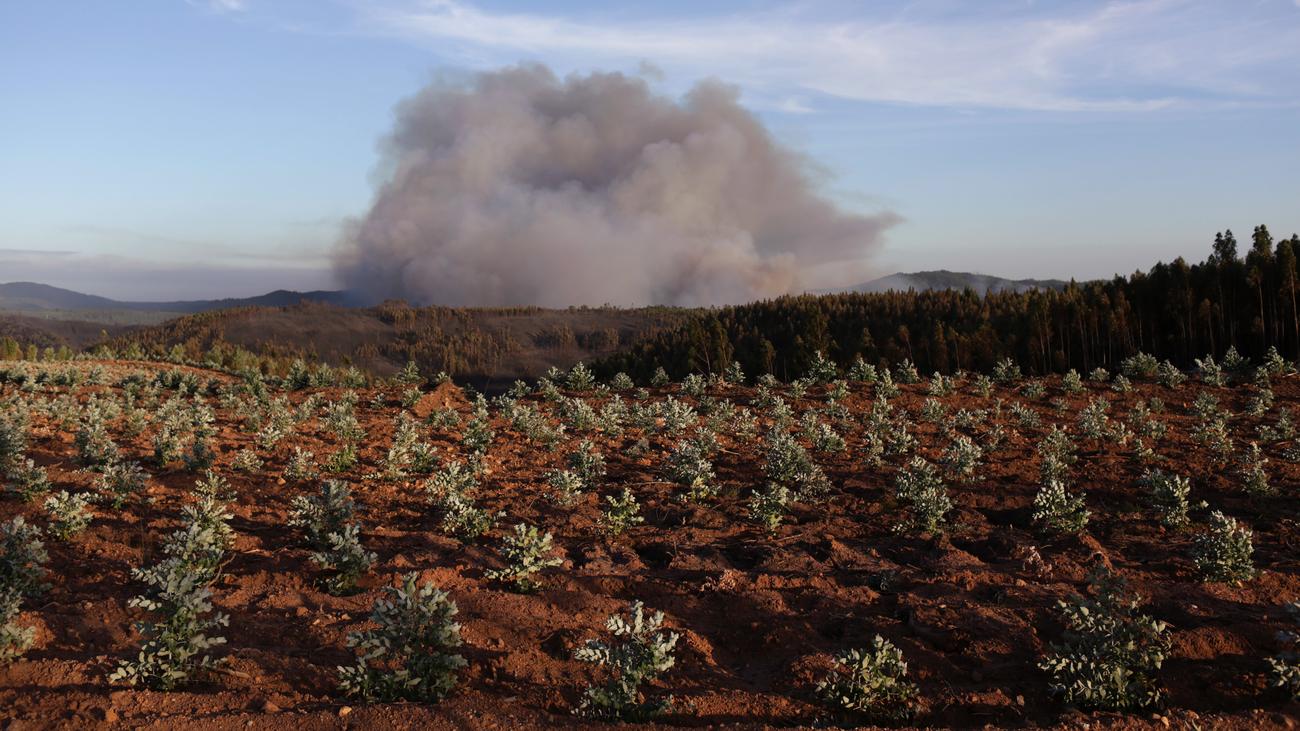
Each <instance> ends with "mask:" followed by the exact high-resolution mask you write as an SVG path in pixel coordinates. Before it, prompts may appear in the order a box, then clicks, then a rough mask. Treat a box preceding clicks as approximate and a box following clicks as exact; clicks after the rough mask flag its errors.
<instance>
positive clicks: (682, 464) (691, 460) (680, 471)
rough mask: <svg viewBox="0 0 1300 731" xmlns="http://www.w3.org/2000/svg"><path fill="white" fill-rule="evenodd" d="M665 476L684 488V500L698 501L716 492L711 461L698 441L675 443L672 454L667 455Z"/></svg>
mask: <svg viewBox="0 0 1300 731" xmlns="http://www.w3.org/2000/svg"><path fill="white" fill-rule="evenodd" d="M667 477H668V478H669V479H670V480H672V481H673V482H675V483H677V484H678V485H680V486H681V487H684V488H686V492H685V494H683V496H682V499H684V500H687V501H690V502H700V501H703V500H708V499H710V498H713V497H716V496H717V494H718V486H717V483H715V482H714V478H715V477H716V475H715V474H714V472H713V463H712V462H710V461H709V458H708V453H707V451H706V450H705V448H704V446H703V445H701V444H700V443H699V442H696V441H685V442H682V443H681V444H679V445H677V447H676V448H675V449H674V450H673V451H672V454H670V455H668V468H667Z"/></svg>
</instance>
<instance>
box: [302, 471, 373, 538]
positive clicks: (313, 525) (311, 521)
mask: <svg viewBox="0 0 1300 731" xmlns="http://www.w3.org/2000/svg"><path fill="white" fill-rule="evenodd" d="M355 515H356V503H355V502H354V501H353V500H352V489H351V488H350V487H348V483H346V482H343V481H341V480H326V481H325V482H324V483H322V484H321V487H320V492H318V493H316V494H315V495H311V496H307V495H299V496H297V497H295V498H294V499H293V501H292V502H291V503H290V511H289V525H290V526H293V527H295V528H299V529H301V530H302V532H303V536H304V538H305V539H306V542H307V544H308V545H310V546H312V547H314V548H322V549H323V548H325V547H327V546H328V545H329V536H330V535H331V534H333V533H339V532H341V531H342V530H343V528H344V527H345V526H346V525H347V524H348V523H350V522H352V519H353V518H354V517H355Z"/></svg>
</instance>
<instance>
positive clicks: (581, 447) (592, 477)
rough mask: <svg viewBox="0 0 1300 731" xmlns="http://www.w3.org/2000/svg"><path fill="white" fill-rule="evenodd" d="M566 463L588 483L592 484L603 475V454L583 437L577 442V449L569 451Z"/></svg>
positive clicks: (598, 480)
mask: <svg viewBox="0 0 1300 731" xmlns="http://www.w3.org/2000/svg"><path fill="white" fill-rule="evenodd" d="M568 463H569V469H571V470H573V471H574V472H575V473H576V474H577V475H578V476H579V477H581V478H582V481H583V482H584V483H586V484H588V485H594V484H596V483H598V482H600V480H601V479H602V478H604V477H605V456H604V455H603V454H601V453H600V452H599V451H598V450H597V449H596V446H595V445H594V444H592V443H591V442H589V441H587V440H585V439H584V440H582V442H580V443H579V444H578V448H577V449H575V450H574V451H572V452H570V453H569V458H568Z"/></svg>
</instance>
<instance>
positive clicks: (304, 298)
mask: <svg viewBox="0 0 1300 731" xmlns="http://www.w3.org/2000/svg"><path fill="white" fill-rule="evenodd" d="M301 302H320V303H326V304H332V305H338V306H340V307H357V306H364V305H367V304H372V303H369V302H366V301H364V300H363V299H362V298H361V297H360V296H359V295H357V294H356V293H353V292H348V291H343V290H312V291H309V292H297V291H293V290H287V289H277V290H274V291H271V292H267V293H266V294H261V295H256V296H253V297H226V298H222V299H209V300H175V301H171V302H136V301H126V300H115V299H111V298H109V297H101V296H99V295H93V294H85V293H82V292H77V291H75V290H71V289H64V288H62V287H55V286H53V285H49V284H41V283H39V282H5V283H0V310H8V311H17V312H48V311H128V312H175V313H182V314H194V313H198V312H207V311H210V310H222V309H228V308H231V307H246V306H261V307H283V306H287V305H296V304H299V303H301Z"/></svg>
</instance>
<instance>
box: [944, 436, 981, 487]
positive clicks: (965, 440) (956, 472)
mask: <svg viewBox="0 0 1300 731" xmlns="http://www.w3.org/2000/svg"><path fill="white" fill-rule="evenodd" d="M983 456H984V450H982V449H980V448H979V446H978V445H976V444H975V442H974V441H973V440H972V439H971V438H970V437H968V436H966V435H965V434H958V435H956V436H955V437H953V439H952V443H951V444H949V445H948V448H947V449H945V450H944V451H943V458H942V460H941V463H942V464H943V468H944V470H946V471H947V472H948V474H949V475H951V476H952V477H953V478H955V479H959V480H963V481H965V480H970V479H971V478H972V477H974V476H975V468H976V467H978V466H979V462H980V459H981V458H982V457H983Z"/></svg>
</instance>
